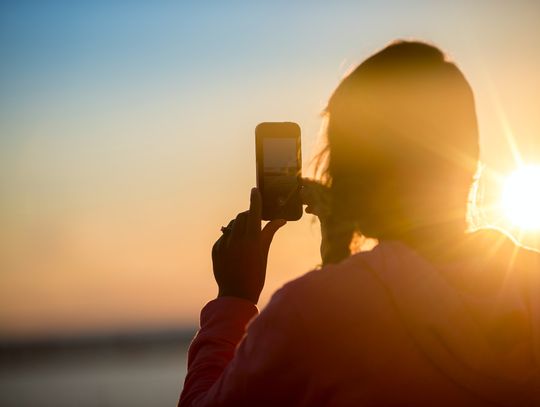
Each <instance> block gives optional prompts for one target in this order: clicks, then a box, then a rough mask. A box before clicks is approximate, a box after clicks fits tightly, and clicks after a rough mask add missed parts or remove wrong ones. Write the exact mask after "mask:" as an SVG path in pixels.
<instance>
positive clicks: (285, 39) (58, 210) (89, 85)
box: [0, 1, 540, 336]
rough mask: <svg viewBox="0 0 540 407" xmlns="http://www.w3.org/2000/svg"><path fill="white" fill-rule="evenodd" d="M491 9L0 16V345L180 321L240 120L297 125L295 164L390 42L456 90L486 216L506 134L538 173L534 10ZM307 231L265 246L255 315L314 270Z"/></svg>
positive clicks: (210, 236)
mask: <svg viewBox="0 0 540 407" xmlns="http://www.w3.org/2000/svg"><path fill="white" fill-rule="evenodd" d="M389 3H390V2H389ZM492 3H493V2H475V5H471V4H468V3H466V2H455V4H452V5H450V4H449V5H441V4H435V5H434V4H432V2H420V1H418V2H412V3H410V4H409V7H407V8H405V7H404V6H403V5H399V6H398V5H395V4H394V6H393V7H390V8H389V7H387V6H388V4H386V3H384V2H377V3H373V4H371V3H369V4H367V3H366V4H365V5H361V4H358V5H354V4H347V5H339V6H337V5H335V6H332V5H328V4H326V5H322V4H320V5H311V6H309V7H308V6H305V5H304V6H300V5H294V6H288V5H286V3H280V2H277V3H276V4H275V5H273V6H269V5H266V6H256V5H253V4H248V3H246V4H245V5H243V6H240V5H237V6H234V7H232V6H231V7H228V8H223V7H222V6H215V8H214V9H206V8H205V7H204V6H197V5H195V4H194V5H190V6H189V7H188V6H185V5H184V6H180V5H177V6H170V5H169V6H163V7H161V6H157V5H155V6H149V5H146V6H133V8H132V9H129V10H126V9H124V8H122V7H121V6H120V3H118V4H116V3H114V4H115V6H102V5H101V6H96V9H93V8H84V7H82V6H69V7H67V8H66V9H62V10H61V13H60V14H59V12H60V11H59V10H55V9H54V8H53V6H50V7H51V9H43V10H40V9H39V7H38V9H36V10H32V9H29V8H25V7H22V6H21V7H18V6H16V5H13V6H9V7H8V6H3V7H8V8H9V10H5V11H6V13H4V15H6V16H9V18H10V19H9V21H8V22H5V24H3V35H1V36H0V38H1V39H0V51H2V52H3V54H2V55H4V56H5V57H6V58H5V59H4V61H7V62H4V66H3V67H1V68H0V86H1V88H2V89H3V92H2V96H1V99H0V135H1V138H0V336H10V335H28V334H39V335H42V334H43V335H45V334H50V333H55V332H79V331H92V330H96V329H113V330H114V329H123V328H146V327H161V326H183V325H186V324H188V325H191V324H195V323H196V322H197V319H198V312H199V309H200V307H201V306H202V305H204V303H205V302H206V301H207V300H209V299H211V298H212V297H213V296H214V295H215V294H216V288H215V284H214V281H213V278H212V270H211V261H210V249H211V246H212V244H213V241H214V240H215V239H216V238H217V237H218V236H219V234H220V232H219V228H220V226H221V225H224V224H227V223H228V221H229V219H230V218H232V217H234V216H235V215H236V213H237V212H240V211H243V210H245V209H246V208H247V205H248V201H249V190H250V188H251V186H253V185H254V183H255V157H254V128H255V125H256V124H257V123H259V122H261V121H285V120H286V121H296V122H298V123H299V124H300V126H301V127H302V131H303V143H304V146H303V156H304V158H305V159H306V161H308V160H309V158H310V157H311V156H312V153H313V150H314V145H315V142H316V139H317V132H318V127H319V125H320V118H319V116H318V114H319V112H320V111H321V109H322V108H323V107H324V103H325V100H326V99H327V97H328V96H329V94H330V92H331V91H332V89H333V88H334V87H335V86H336V85H337V83H338V81H339V78H340V77H341V76H342V75H343V74H344V73H345V72H346V71H347V69H348V68H349V67H350V66H352V65H354V64H355V63H357V62H360V61H361V60H362V59H363V58H365V57H367V56H368V55H369V54H370V53H372V52H374V51H375V50H377V49H378V48H380V47H382V46H384V45H385V44H386V43H388V42H389V41H390V40H392V39H394V38H411V37H413V38H420V39H424V40H428V41H433V42H434V43H436V44H438V45H440V46H441V47H442V48H443V49H444V50H446V51H448V52H449V54H450V55H451V56H452V58H453V59H454V60H456V61H457V63H458V64H459V66H460V67H461V68H462V69H463V71H464V72H465V74H466V76H467V77H468V78H469V79H470V81H471V83H472V86H473V88H474V89H475V92H476V98H477V105H478V114H479V119H480V126H481V135H482V140H481V143H482V159H483V161H484V162H485V164H486V188H487V192H486V193H487V198H488V200H489V201H490V202H491V203H492V202H493V201H494V200H496V199H497V194H498V190H497V185H496V184H494V182H493V180H492V179H490V174H492V173H495V174H501V175H504V174H506V173H507V172H508V171H510V170H511V169H512V168H513V167H514V166H515V162H514V160H513V158H512V153H511V150H510V148H509V144H508V137H509V136H511V137H512V139H513V140H515V142H516V145H517V146H518V148H519V150H520V151H521V152H522V155H523V158H524V159H525V160H526V161H527V162H540V141H539V140H540V137H539V136H538V135H539V134H540V115H538V112H537V110H538V106H540V75H539V74H538V73H539V72H540V43H539V42H538V38H540V25H539V24H538V21H540V7H539V6H537V5H535V4H533V3H534V2H521V3H520V2H512V4H511V5H510V3H508V5H505V4H503V3H502V2H501V4H497V5H493V4H492ZM392 4H393V3H392ZM41 7H44V6H41ZM285 8H287V9H286V11H287V12H286V13H284V11H283V10H284V9H285ZM126 13H127V14H126ZM318 236H319V233H318V230H317V225H316V224H314V223H313V221H312V218H311V217H308V216H305V217H304V218H303V219H302V220H301V221H300V222H297V223H289V225H287V227H286V228H284V229H283V230H281V231H280V232H278V235H276V239H275V243H274V245H273V247H272V249H271V253H270V260H269V267H268V282H267V285H266V287H265V290H264V292H263V296H262V301H261V304H262V305H264V304H265V303H266V301H267V300H268V298H269V295H270V294H271V293H272V292H273V291H274V290H275V289H276V288H278V287H279V286H280V285H281V284H283V283H284V282H285V281H287V280H289V279H291V278H294V277H295V276H299V275H301V274H303V273H304V272H307V271H308V270H309V269H311V268H313V267H314V266H315V265H316V264H317V263H318V261H319V258H318V244H319V240H318ZM531 241H532V240H531ZM291 248H294V250H291Z"/></svg>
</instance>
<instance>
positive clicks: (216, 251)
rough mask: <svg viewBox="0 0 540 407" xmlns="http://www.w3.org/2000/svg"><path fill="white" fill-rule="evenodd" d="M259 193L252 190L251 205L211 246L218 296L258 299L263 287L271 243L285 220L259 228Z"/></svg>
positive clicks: (230, 223) (255, 300) (274, 221)
mask: <svg viewBox="0 0 540 407" xmlns="http://www.w3.org/2000/svg"><path fill="white" fill-rule="evenodd" d="M261 207H262V203H261V195H260V194H259V191H258V190H257V188H253V189H252V190H251V198H250V206H249V210H248V211H246V212H242V213H239V214H238V216H237V217H236V219H233V220H232V221H231V222H229V224H228V225H227V227H225V228H222V232H223V235H222V236H221V237H220V238H219V239H218V240H217V241H216V243H215V244H214V247H213V248H212V263H213V266H214V277H215V279H216V282H217V284H218V287H219V293H218V297H239V298H244V299H246V300H249V301H252V302H253V303H255V304H256V303H257V301H258V300H259V296H260V294H261V291H262V289H263V287H264V281H265V278H266V263H267V259H268V250H269V249H270V243H272V239H273V237H274V234H275V233H276V232H277V230H278V229H279V228H280V227H282V226H283V225H285V224H286V223H287V221H285V220H282V219H279V220H273V221H270V222H268V223H267V224H266V226H265V227H264V228H263V229H262V230H261Z"/></svg>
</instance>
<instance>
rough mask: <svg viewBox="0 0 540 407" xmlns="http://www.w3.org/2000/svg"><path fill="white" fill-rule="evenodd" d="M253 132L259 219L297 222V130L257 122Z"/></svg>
mask: <svg viewBox="0 0 540 407" xmlns="http://www.w3.org/2000/svg"><path fill="white" fill-rule="evenodd" d="M256 133H257V144H258V147H257V163H258V167H257V168H258V169H257V174H258V175H257V177H258V179H257V185H259V187H260V190H261V195H262V198H263V219H265V220H270V219H278V218H281V219H287V220H297V219H299V218H300V217H301V216H302V203H301V200H300V195H299V191H300V182H299V181H300V177H301V174H300V171H301V160H300V128H299V127H298V125H297V124H295V123H289V122H286V123H261V124H260V125H259V126H257V131H256Z"/></svg>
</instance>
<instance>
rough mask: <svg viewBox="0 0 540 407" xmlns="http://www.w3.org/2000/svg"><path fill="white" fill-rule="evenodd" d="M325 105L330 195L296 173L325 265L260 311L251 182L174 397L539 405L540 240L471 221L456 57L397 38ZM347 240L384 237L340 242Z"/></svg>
mask: <svg viewBox="0 0 540 407" xmlns="http://www.w3.org/2000/svg"><path fill="white" fill-rule="evenodd" d="M325 114H326V136H327V148H326V149H325V154H327V155H326V156H324V157H323V159H322V160H321V162H322V163H324V165H325V167H324V168H323V176H322V177H321V179H322V181H323V182H324V183H325V184H326V187H327V195H326V196H325V199H315V198H314V196H317V194H314V192H317V191H318V190H320V189H321V188H322V187H319V188H317V187H316V185H317V184H316V183H314V182H307V183H306V186H305V187H306V191H305V192H306V193H305V197H306V203H307V204H308V208H307V211H308V212H313V213H315V214H317V215H318V216H319V218H320V220H321V227H322V237H323V241H322V243H321V254H322V258H323V267H322V268H320V269H318V270H315V271H312V272H310V273H307V274H306V275H304V276H302V277H300V278H298V279H296V280H294V281H292V282H290V283H288V284H286V285H285V286H284V287H283V288H282V289H280V290H279V291H278V292H277V293H275V294H274V296H273V297H272V300H271V301H270V303H269V304H268V306H267V307H266V308H265V309H264V310H263V311H262V312H261V313H260V315H258V316H256V315H257V312H258V311H257V308H256V305H255V304H256V303H257V301H258V298H259V294H260V292H261V290H262V287H263V285H264V278H265V270H266V257H267V254H268V248H269V246H270V242H271V240H272V237H273V235H274V233H275V232H276V231H277V230H278V229H279V228H280V227H281V226H283V224H284V223H285V222H284V221H272V222H269V223H268V224H267V225H266V226H265V228H264V229H263V230H261V218H260V196H259V194H258V191H257V190H256V189H254V190H253V191H252V194H251V205H250V209H249V211H247V212H243V213H241V214H239V215H238V216H237V217H236V219H235V220H234V221H232V222H231V223H230V224H229V226H228V227H226V228H223V231H224V233H223V236H222V237H221V238H220V239H219V240H218V241H217V242H216V244H215V245H214V248H213V251H212V258H213V264H214V275H215V278H216V281H217V283H218V286H219V295H218V298H217V299H215V300H213V301H211V302H210V303H208V304H207V305H206V306H205V307H204V309H203V310H202V312H201V329H200V331H199V332H198V334H197V336H196V338H195V339H194V341H193V343H192V344H191V347H190V350H189V361H188V374H187V377H186V381H185V386H184V390H183V392H182V394H181V397H180V402H179V405H180V406H364V405H365V406H374V405H378V406H389V405H407V406H435V405H436V406H496V405H499V406H540V295H539V291H540V254H539V253H537V252H534V251H531V250H527V249H525V248H523V247H520V246H519V245H517V244H516V243H515V242H514V241H512V240H511V239H509V238H508V237H507V236H506V235H504V234H503V233H501V232H499V231H497V230H477V231H475V232H471V231H469V226H468V218H467V213H468V197H469V195H470V191H471V187H472V185H473V182H474V176H475V173H476V170H477V164H478V155H479V151H478V150H479V147H478V144H479V143H478V128H477V121H476V113H475V107H474V99H473V93H472V90H471V88H470V86H469V84H468V83H467V81H466V79H465V78H464V76H463V75H462V73H461V72H460V71H459V69H458V68H457V67H456V66H455V65H454V64H453V63H451V62H449V61H448V60H447V59H446V57H445V56H444V54H443V53H442V52H441V51H440V50H438V49H437V48H435V47H433V46H430V45H427V44H424V43H418V42H396V43H393V44H391V45H390V46H388V47H387V48H385V49H383V50H382V51H380V52H378V53H377V54H375V55H373V56H372V57H370V58H368V59H367V60H366V61H364V62H363V63H362V64H361V65H359V66H358V67H357V68H356V69H355V70H354V71H353V72H352V73H351V74H349V75H348V76H347V77H346V78H345V79H344V80H343V81H342V82H341V84H340V85H339V86H338V88H337V89H336V90H335V92H334V94H333V95H332V97H331V98H330V101H329V103H328V107H327V109H326V112H325ZM319 195H320V194H319ZM323 196H324V195H323ZM324 201H327V202H328V205H326V206H325V205H324V204H323V202H324ZM358 238H361V239H362V238H373V239H377V241H378V245H377V246H376V247H375V248H373V249H372V250H370V251H360V252H358V253H355V254H351V248H352V247H353V246H354V245H353V244H352V243H353V242H354V241H355V240H358ZM248 323H249V324H248Z"/></svg>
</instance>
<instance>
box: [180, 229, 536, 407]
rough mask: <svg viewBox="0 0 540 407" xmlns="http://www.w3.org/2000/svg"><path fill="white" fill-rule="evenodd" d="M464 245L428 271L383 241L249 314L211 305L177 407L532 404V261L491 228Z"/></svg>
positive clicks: (232, 304)
mask: <svg viewBox="0 0 540 407" xmlns="http://www.w3.org/2000/svg"><path fill="white" fill-rule="evenodd" d="M466 245H467V246H468V247H469V248H470V250H469V252H471V253H474V255H471V256H466V255H465V256H462V260H460V261H454V262H452V263H441V264H439V265H435V264H433V263H430V262H428V261H427V260H426V259H424V258H423V257H421V256H420V255H418V254H417V253H415V252H414V251H413V250H411V249H410V248H409V247H407V246H406V245H404V244H403V243H401V242H397V241H383V242H381V243H380V244H379V245H378V246H377V247H376V248H375V249H373V250H372V251H370V252H362V253H358V254H356V255H353V256H351V257H349V258H348V259H346V260H345V261H343V262H341V263H340V264H337V265H330V266H325V267H324V268H322V269H320V270H315V271H312V272H310V273H307V274H306V275H304V276H302V277H300V278H298V279H296V280H294V281H292V282H290V283H288V284H286V285H285V286H284V287H283V288H282V289H280V290H279V291H278V292H276V293H275V294H274V296H273V297H272V300H271V301H270V303H269V304H268V306H267V307H266V308H265V309H264V310H263V311H262V312H261V314H260V315H259V316H258V317H256V318H254V317H255V315H256V314H257V308H256V307H255V305H254V304H252V303H250V302H248V301H245V300H242V299H238V298H232V297H226V298H218V299H216V300H213V301H211V302H210V303H208V304H207V305H206V306H205V307H204V309H203V310H202V312H201V329H200V331H199V332H198V334H197V336H196V337H195V339H194V340H193V343H192V344H191V347H190V349H189V359H188V375H187V377H186V381H185V385H184V389H183V391H182V394H181V396H180V402H179V406H182V407H183V406H279V407H284V406H390V405H400V406H540V253H538V252H535V251H532V250H527V249H524V248H522V247H520V246H517V245H515V243H514V242H513V241H511V240H510V239H508V238H507V237H506V236H505V235H503V234H501V233H499V232H497V231H493V230H484V231H480V232H476V233H474V234H472V235H471V238H470V239H469V241H468V242H467V243H466ZM248 321H250V322H249V324H248V325H247V330H246V324H247V323H248Z"/></svg>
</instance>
